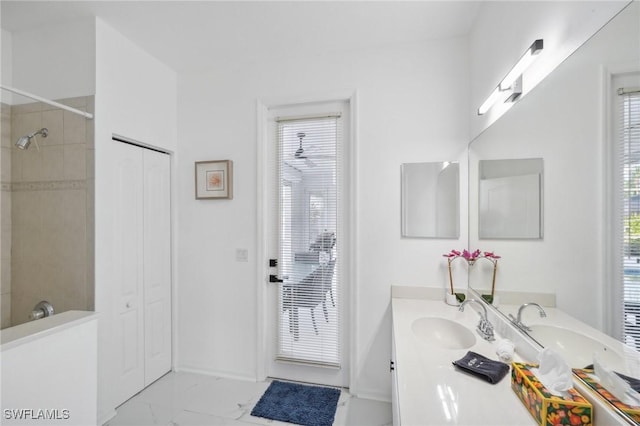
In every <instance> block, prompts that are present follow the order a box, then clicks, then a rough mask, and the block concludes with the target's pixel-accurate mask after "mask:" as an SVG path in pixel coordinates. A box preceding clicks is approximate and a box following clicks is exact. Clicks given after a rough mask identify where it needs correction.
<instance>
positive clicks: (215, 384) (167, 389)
mask: <svg viewBox="0 0 640 426" xmlns="http://www.w3.org/2000/svg"><path fill="white" fill-rule="evenodd" d="M268 386H269V382H259V383H252V382H245V381H240V380H231V379H221V378H217V377H211V376H205V375H199V374H192V373H174V372H171V373H168V374H167V375H165V376H163V377H162V378H160V379H159V380H158V381H156V382H155V383H152V384H151V385H150V386H149V387H147V388H146V389H144V390H143V391H142V392H140V393H138V394H137V395H135V396H134V397H132V398H131V399H129V400H128V401H127V402H125V403H124V404H122V405H121V406H120V407H118V408H117V410H116V411H117V415H116V416H115V417H114V418H112V419H111V420H109V421H108V422H107V423H106V424H105V426H124V425H129V426H146V425H165V426H196V425H198V426H199V425H231V426H255V425H264V426H285V425H289V424H290V423H283V422H279V421H275V420H269V419H264V418H261V417H254V416H252V415H251V414H250V413H251V410H252V409H253V407H254V405H255V404H256V403H257V402H258V400H259V399H260V397H261V396H262V394H263V393H264V391H265V390H266V389H267V387H268ZM391 424H392V415H391V404H389V403H385V402H379V401H372V400H367V399H361V398H357V397H355V396H352V395H350V394H349V393H348V391H346V390H344V389H343V390H342V393H341V395H340V400H339V401H338V409H337V410H336V417H335V421H334V425H335V426H386V425H391Z"/></svg>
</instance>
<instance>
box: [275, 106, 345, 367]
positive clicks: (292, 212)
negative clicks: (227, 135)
mask: <svg viewBox="0 0 640 426" xmlns="http://www.w3.org/2000/svg"><path fill="white" fill-rule="evenodd" d="M276 122H277V126H276V132H277V135H276V138H277V139H276V140H277V141H278V160H277V161H278V165H277V166H278V170H279V172H278V176H279V177H278V182H279V185H278V187H279V193H278V197H279V202H278V205H279V220H280V223H279V252H280V253H279V272H280V276H281V278H282V279H283V282H282V283H281V284H280V290H279V297H278V299H279V302H278V303H279V310H278V312H279V315H278V317H279V319H278V321H279V324H278V350H277V354H276V359H277V360H280V361H287V362H300V363H306V364H313V365H320V366H327V367H340V360H341V345H340V342H341V322H342V321H341V311H342V309H341V302H342V300H341V291H340V287H341V281H342V280H341V277H340V273H339V271H340V268H339V264H340V255H341V254H340V250H339V247H340V244H339V242H340V238H341V235H340V233H339V231H340V229H339V226H338V224H339V223H340V220H339V218H340V217H341V204H342V202H341V200H340V199H339V194H340V191H339V183H340V182H339V181H340V179H341V177H340V176H341V170H340V167H339V165H340V164H341V161H340V160H341V157H342V155H341V147H342V142H341V138H342V120H341V118H340V115H339V114H330V115H328V116H323V117H301V118H281V119H277V120H276Z"/></svg>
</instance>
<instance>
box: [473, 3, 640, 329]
mask: <svg viewBox="0 0 640 426" xmlns="http://www.w3.org/2000/svg"><path fill="white" fill-rule="evenodd" d="M620 64H635V65H636V66H638V67H640V3H639V2H635V3H634V4H633V5H631V6H630V7H629V8H627V9H626V10H625V11H623V13H621V14H620V15H618V16H617V17H616V18H615V19H614V20H613V21H612V22H611V23H609V24H608V25H607V26H606V27H605V28H604V29H603V30H601V31H600V32H599V33H598V34H596V35H595V36H594V37H593V38H592V39H591V40H589V42H587V44H585V45H584V46H583V47H582V48H580V49H579V50H578V51H576V53H574V54H573V55H572V56H571V57H569V58H568V59H567V60H566V61H565V62H564V63H563V64H561V65H560V66H559V67H558V68H557V69H556V70H555V71H554V72H553V73H552V74H551V75H550V76H549V77H547V78H546V79H545V80H544V81H543V82H542V83H540V84H539V85H538V87H537V88H536V89H535V90H534V91H532V92H531V93H530V94H529V96H527V98H526V99H523V100H522V102H520V103H518V104H517V105H516V106H514V107H513V108H512V109H511V110H510V111H509V113H508V114H506V115H505V116H503V117H502V118H501V119H500V120H499V121H498V122H496V123H495V124H493V125H492V126H491V127H490V128H489V129H487V130H486V131H485V132H484V133H483V134H482V135H481V136H480V137H479V138H478V139H477V140H476V141H474V143H473V144H472V150H471V153H470V160H471V164H472V166H471V168H470V171H469V173H470V174H471V175H472V176H477V168H476V166H475V164H476V161H477V159H478V158H492V159H500V158H501V159H509V158H536V157H541V158H543V159H544V205H545V207H544V239H543V240H538V241H496V240H480V241H478V240H477V235H478V234H477V216H475V215H472V216H471V217H472V220H471V224H470V231H469V234H470V240H471V241H472V242H473V243H472V245H474V246H475V245H476V244H478V245H481V247H482V248H483V249H485V248H486V249H487V250H495V252H496V254H499V255H503V258H502V259H501V260H500V265H499V269H498V271H499V275H498V278H497V284H496V287H497V288H498V290H500V289H502V290H511V291H537V292H544V293H555V294H556V296H557V305H558V307H559V308H561V309H563V310H564V311H566V312H568V313H569V314H571V315H573V316H575V317H576V318H578V319H580V320H582V321H584V322H586V323H588V324H590V325H592V326H595V327H597V328H600V329H603V316H604V314H606V313H607V312H606V311H607V309H604V302H603V300H604V299H603V298H604V296H605V291H607V289H608V288H609V286H610V283H609V282H608V280H607V279H606V277H605V275H604V259H605V253H606V246H605V244H606V232H605V226H607V227H608V226H610V225H608V224H605V210H606V206H607V204H608V202H607V199H605V198H603V197H604V196H605V195H604V192H605V188H604V185H605V170H606V162H605V158H606V152H607V149H608V148H607V142H608V141H607V140H606V139H605V136H604V133H603V129H604V128H605V122H604V116H603V111H604V105H605V103H606V102H607V100H606V99H604V98H603V90H604V89H603V75H604V74H603V67H605V66H606V67H610V66H619V65H620ZM471 185H472V186H471V188H477V186H476V184H475V183H471ZM470 198H471V200H473V201H470V211H472V212H473V211H477V204H476V201H477V197H474V196H473V195H472V196H471V197H470ZM603 309H604V311H603Z"/></svg>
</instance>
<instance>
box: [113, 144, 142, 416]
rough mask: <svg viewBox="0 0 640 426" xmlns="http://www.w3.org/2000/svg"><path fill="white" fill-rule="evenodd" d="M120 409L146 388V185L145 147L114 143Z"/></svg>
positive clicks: (117, 392) (118, 394) (114, 223)
mask: <svg viewBox="0 0 640 426" xmlns="http://www.w3.org/2000/svg"><path fill="white" fill-rule="evenodd" d="M113 154H114V164H115V167H114V176H113V177H114V181H113V191H114V193H113V199H114V200H115V203H114V206H113V230H114V235H113V238H114V252H113V291H114V292H115V293H116V295H117V296H116V300H115V303H116V306H115V310H116V312H115V315H116V317H115V324H114V328H113V330H114V334H115V339H114V344H115V345H116V346H117V347H116V350H115V354H116V359H115V360H114V363H115V365H116V366H117V374H118V386H117V391H116V399H117V401H116V405H119V404H121V403H122V402H124V401H126V400H127V399H129V398H131V396H133V395H135V394H136V393H137V392H139V391H140V390H141V389H142V388H143V387H144V306H143V285H142V283H143V281H142V280H143V275H142V273H143V264H142V261H143V254H144V246H143V231H144V228H143V223H144V222H143V214H142V211H143V204H142V203H143V195H144V189H143V181H142V176H143V172H142V165H143V163H142V154H143V151H142V149H141V148H138V147H135V146H133V145H128V144H125V143H121V142H115V141H114V142H113Z"/></svg>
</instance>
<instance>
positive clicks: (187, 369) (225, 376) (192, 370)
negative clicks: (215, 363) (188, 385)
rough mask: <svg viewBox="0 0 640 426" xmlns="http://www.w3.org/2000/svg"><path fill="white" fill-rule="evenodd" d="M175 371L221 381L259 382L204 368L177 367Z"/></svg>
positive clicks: (246, 376)
mask: <svg viewBox="0 0 640 426" xmlns="http://www.w3.org/2000/svg"><path fill="white" fill-rule="evenodd" d="M174 371H175V372H177V373H193V374H202V375H203V376H211V377H220V378H221V379H233V380H242V381H244V382H254V383H255V382H257V381H258V380H257V379H256V377H255V376H248V375H245V374H237V373H230V372H228V371H219V370H206V369H202V368H196V367H190V366H188V365H181V366H177V367H175V369H174Z"/></svg>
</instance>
